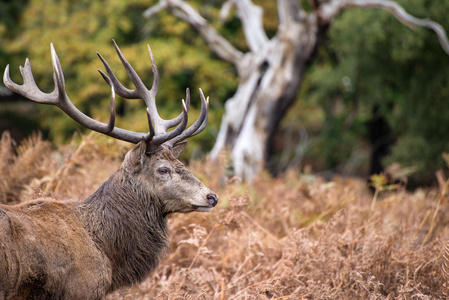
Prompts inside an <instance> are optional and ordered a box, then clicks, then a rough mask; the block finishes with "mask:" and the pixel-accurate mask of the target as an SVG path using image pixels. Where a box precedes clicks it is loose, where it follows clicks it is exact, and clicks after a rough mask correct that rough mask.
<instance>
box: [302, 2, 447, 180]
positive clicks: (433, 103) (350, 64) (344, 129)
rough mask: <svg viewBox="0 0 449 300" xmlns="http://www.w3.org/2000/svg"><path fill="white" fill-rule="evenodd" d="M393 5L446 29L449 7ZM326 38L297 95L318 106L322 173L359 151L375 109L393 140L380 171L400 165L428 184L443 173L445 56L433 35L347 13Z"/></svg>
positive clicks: (376, 13)
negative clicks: (324, 166)
mask: <svg viewBox="0 0 449 300" xmlns="http://www.w3.org/2000/svg"><path fill="white" fill-rule="evenodd" d="M398 2H400V4H401V5H403V7H404V8H405V9H406V10H407V11H409V12H410V13H411V14H414V15H415V16H417V17H422V18H424V17H426V18H430V19H432V20H434V21H436V22H440V24H441V25H442V26H443V27H444V28H446V29H448V28H449V21H448V20H447V17H446V14H445V12H446V11H447V10H448V8H449V6H448V4H447V3H445V2H443V1H424V0H421V1H413V2H412V1H398ZM328 37H329V39H328V42H327V45H326V47H323V48H321V49H320V50H319V52H318V57H317V59H316V60H315V61H314V63H313V65H312V67H311V68H310V69H309V70H308V73H307V74H306V76H305V78H306V79H305V82H304V85H303V88H304V89H303V91H302V97H304V98H306V99H309V100H308V101H316V102H318V103H320V104H321V106H322V107H323V110H324V113H325V114H324V115H325V117H324V120H323V122H324V125H323V126H324V127H322V128H321V134H320V135H319V139H320V140H322V141H323V145H322V147H320V150H319V151H322V149H323V148H324V149H326V151H325V152H324V153H323V154H322V156H321V157H324V158H325V159H326V160H327V162H328V166H335V165H336V163H337V162H340V163H341V162H342V161H344V160H345V159H346V160H347V159H349V155H350V151H348V148H356V147H358V145H359V144H360V142H361V140H360V138H361V137H364V136H365V139H367V133H368V124H369V120H372V119H373V118H374V117H376V115H375V114H374V110H375V108H376V109H378V114H379V115H380V116H382V117H383V118H384V119H385V120H386V122H387V124H388V125H389V127H390V128H391V133H392V135H393V136H395V137H396V138H397V141H396V144H395V145H394V147H393V149H392V151H391V155H390V156H389V157H387V158H386V159H385V161H384V162H385V165H387V164H388V163H391V162H399V163H400V164H401V165H402V166H403V167H409V166H415V167H416V168H417V173H416V177H419V178H421V179H430V178H432V177H434V172H435V170H436V169H437V168H440V167H442V166H443V161H442V159H441V153H442V152H443V151H447V149H448V148H449V142H448V140H447V133H445V132H446V128H447V124H448V121H449V102H448V101H447V99H449V77H448V76H447V66H448V65H449V56H448V55H446V54H445V53H444V52H443V50H442V49H441V47H440V45H439V42H438V39H437V37H436V35H435V34H434V32H432V31H430V30H426V29H423V28H413V30H411V29H410V28H407V27H405V26H404V25H403V24H400V23H399V22H398V21H397V20H396V19H395V18H394V17H393V16H392V15H391V14H390V13H388V12H386V11H383V10H379V9H353V10H347V11H345V12H344V13H343V14H342V15H341V16H340V17H339V18H337V19H336V20H335V22H334V23H333V24H332V26H331V27H330V29H329V32H328ZM338 144H339V145H340V146H338ZM333 149H334V150H335V151H334V150H333ZM314 151H318V149H316V150H315V149H312V150H311V152H314ZM330 151H331V152H332V153H329V152H330ZM311 155H317V154H316V153H311Z"/></svg>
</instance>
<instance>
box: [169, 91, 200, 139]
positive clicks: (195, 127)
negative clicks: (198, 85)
mask: <svg viewBox="0 0 449 300" xmlns="http://www.w3.org/2000/svg"><path fill="white" fill-rule="evenodd" d="M199 90H200V98H201V112H200V115H199V117H198V119H197V120H196V121H195V123H193V124H192V125H190V127H189V128H187V129H186V130H185V131H184V132H183V133H182V134H180V135H179V136H176V137H175V138H173V139H172V140H170V144H171V145H172V146H173V145H175V144H176V143H179V142H181V141H182V140H185V139H186V138H189V137H192V136H195V135H197V134H198V133H200V132H201V131H203V130H204V128H205V127H206V124H207V121H208V115H209V97H207V99H205V97H204V94H203V91H202V90H201V89H199Z"/></svg>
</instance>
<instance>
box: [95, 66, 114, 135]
mask: <svg viewBox="0 0 449 300" xmlns="http://www.w3.org/2000/svg"><path fill="white" fill-rule="evenodd" d="M98 72H100V74H101V76H102V77H103V79H104V80H105V81H106V82H107V83H108V84H109V86H110V87H111V103H110V105H109V122H108V126H107V130H108V131H107V132H111V131H112V130H113V129H114V127H115V90H114V85H113V84H112V81H111V78H109V76H108V75H106V74H105V73H103V71H101V70H98Z"/></svg>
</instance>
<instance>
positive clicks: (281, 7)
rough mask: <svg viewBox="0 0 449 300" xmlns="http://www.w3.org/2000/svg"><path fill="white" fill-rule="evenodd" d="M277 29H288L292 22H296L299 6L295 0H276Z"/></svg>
mask: <svg viewBox="0 0 449 300" xmlns="http://www.w3.org/2000/svg"><path fill="white" fill-rule="evenodd" d="M277 8H278V15H279V29H281V30H282V29H284V30H288V28H289V27H291V26H292V23H296V22H298V19H299V16H300V11H301V7H300V6H299V2H298V1H297V0H277Z"/></svg>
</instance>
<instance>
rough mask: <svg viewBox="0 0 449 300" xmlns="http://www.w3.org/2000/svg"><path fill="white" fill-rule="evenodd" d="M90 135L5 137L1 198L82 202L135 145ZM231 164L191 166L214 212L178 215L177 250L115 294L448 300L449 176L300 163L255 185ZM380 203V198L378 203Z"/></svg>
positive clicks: (0, 150) (173, 223) (173, 226)
mask: <svg viewBox="0 0 449 300" xmlns="http://www.w3.org/2000/svg"><path fill="white" fill-rule="evenodd" d="M95 137H96V138H95V140H94V139H92V137H90V136H88V137H83V138H82V139H81V142H77V143H75V142H73V143H72V144H71V145H67V146H62V147H59V148H56V147H55V146H54V145H52V144H50V143H48V142H45V141H42V139H41V138H40V137H39V136H37V135H36V136H34V137H32V138H30V139H28V140H27V141H25V142H22V143H21V145H19V146H14V145H13V143H12V142H11V140H10V139H9V138H8V136H7V134H4V135H3V137H2V140H1V143H0V158H1V159H0V172H1V173H0V179H1V180H0V202H3V203H14V202H17V200H19V201H24V199H32V198H36V197H40V196H52V197H55V198H66V199H69V198H70V199H80V200H81V199H83V198H85V197H86V196H88V195H89V194H91V193H92V192H94V191H95V189H96V188H97V187H98V186H100V184H101V183H102V182H103V181H105V180H106V179H107V178H108V177H109V176H110V175H111V174H112V173H113V172H114V171H115V169H116V168H117V167H118V166H119V164H120V162H121V159H122V158H123V155H124V153H125V152H126V150H127V149H128V148H129V147H130V146H129V145H122V144H119V143H116V142H109V141H108V140H107V139H101V138H97V136H95ZM222 160H223V163H212V162H208V161H192V162H190V163H189V164H188V169H189V170H190V171H192V173H194V174H195V175H196V176H197V177H198V178H199V179H200V180H202V181H203V182H204V183H205V184H206V185H207V186H208V187H210V188H211V189H212V190H214V191H216V192H217V194H218V195H219V198H220V201H219V204H218V206H217V207H216V208H214V209H213V210H212V211H211V212H210V213H191V214H188V215H180V214H177V215H173V216H172V217H171V218H170V219H169V226H170V230H171V251H170V253H169V254H168V255H167V256H166V257H165V259H164V260H163V262H162V263H161V264H160V266H159V267H158V269H157V270H156V272H155V273H153V274H152V275H151V276H149V277H148V279H147V280H145V281H144V282H143V283H141V284H138V285H134V286H132V287H129V288H124V289H121V290H119V291H117V292H115V293H113V294H111V295H108V296H107V297H106V299H109V300H112V299H445V298H446V295H447V289H448V285H447V284H448V281H449V274H448V273H449V261H448V260H449V245H447V244H448V240H449V229H448V224H449V196H448V193H447V190H448V189H447V185H448V183H447V182H446V181H445V180H443V179H442V177H440V187H435V188H433V189H419V190H416V191H415V192H408V191H406V190H405V189H403V188H401V187H400V186H398V187H395V188H394V189H392V190H390V191H383V192H380V193H379V196H378V198H377V199H374V197H373V194H372V193H371V192H370V191H369V189H368V184H367V183H366V182H365V181H363V180H359V179H354V178H339V177H335V178H334V179H333V180H332V181H325V180H324V179H322V178H320V177H317V176H314V175H313V174H305V173H303V172H298V171H290V172H288V173H286V174H283V175H281V176H279V177H277V178H270V177H269V176H267V175H265V174H262V175H261V176H259V177H258V178H257V179H256V180H255V181H254V182H253V183H252V184H251V185H249V184H241V183H239V182H238V180H236V179H235V178H231V179H228V178H227V177H226V176H224V170H225V167H226V166H225V163H224V161H225V158H224V157H223V159H222ZM373 199H374V200H376V201H375V202H373Z"/></svg>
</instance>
